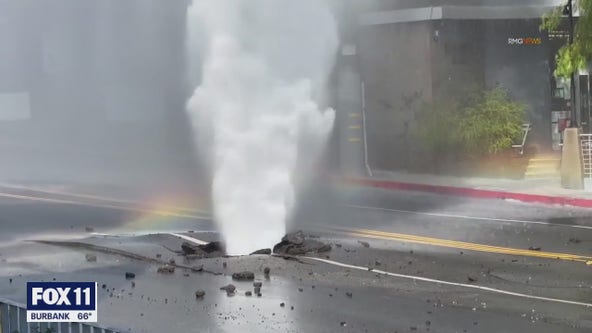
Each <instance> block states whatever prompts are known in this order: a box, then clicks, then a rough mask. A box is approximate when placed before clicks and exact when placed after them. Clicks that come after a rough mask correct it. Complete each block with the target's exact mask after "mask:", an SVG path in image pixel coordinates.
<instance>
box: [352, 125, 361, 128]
mask: <svg viewBox="0 0 592 333" xmlns="http://www.w3.org/2000/svg"><path fill="white" fill-rule="evenodd" d="M360 128H361V127H360V125H351V126H349V129H360Z"/></svg>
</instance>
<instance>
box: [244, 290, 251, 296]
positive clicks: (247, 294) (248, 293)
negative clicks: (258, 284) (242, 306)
mask: <svg viewBox="0 0 592 333" xmlns="http://www.w3.org/2000/svg"><path fill="white" fill-rule="evenodd" d="M245 296H248V297H251V296H253V293H252V292H250V291H245Z"/></svg>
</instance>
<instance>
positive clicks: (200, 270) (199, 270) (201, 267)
mask: <svg viewBox="0 0 592 333" xmlns="http://www.w3.org/2000/svg"><path fill="white" fill-rule="evenodd" d="M191 271H192V272H194V273H197V272H203V265H198V266H192V267H191Z"/></svg>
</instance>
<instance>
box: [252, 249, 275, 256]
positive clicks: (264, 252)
mask: <svg viewBox="0 0 592 333" xmlns="http://www.w3.org/2000/svg"><path fill="white" fill-rule="evenodd" d="M254 254H267V255H269V254H271V249H261V250H257V251H255V252H253V253H251V255H254Z"/></svg>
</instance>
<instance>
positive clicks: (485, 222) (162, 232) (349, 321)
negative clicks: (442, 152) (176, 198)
mask: <svg viewBox="0 0 592 333" xmlns="http://www.w3.org/2000/svg"><path fill="white" fill-rule="evenodd" d="M28 194H31V193H28ZM33 194H34V193H33ZM44 195H45V196H47V194H44ZM300 202H301V205H300V207H299V210H298V213H297V214H295V216H294V218H293V220H292V221H291V225H290V226H291V228H292V229H303V230H305V231H306V232H307V233H310V234H313V235H316V236H319V237H320V240H321V241H323V242H327V243H330V244H332V245H333V247H332V250H331V251H330V252H328V253H324V254H318V255H313V256H316V257H319V258H322V259H328V260H332V261H335V262H336V263H344V264H350V265H356V266H359V267H360V269H353V268H348V267H340V266H337V265H333V264H328V263H322V262H319V261H315V260H313V259H310V258H300V259H298V260H287V259H285V258H281V257H275V256H266V255H256V256H242V257H228V258H225V257H222V258H209V259H191V260H189V259H187V258H184V257H183V256H181V255H180V254H179V253H177V252H176V251H178V250H180V246H181V243H182V242H184V241H185V240H184V239H181V238H178V237H176V236H174V235H171V234H169V232H171V231H175V232H183V234H184V235H186V236H189V237H193V238H196V239H200V240H204V241H210V240H216V239H218V238H219V237H218V234H217V233H215V232H204V231H211V230H215V225H213V223H212V222H211V221H208V220H195V219H191V218H180V217H170V216H169V217H166V216H165V217H152V218H151V219H150V220H147V219H146V217H145V216H144V214H141V213H138V212H134V211H129V210H121V209H114V208H105V207H90V206H85V205H82V204H81V205H73V204H64V203H50V202H37V201H31V200H21V199H16V198H3V199H0V208H1V209H2V210H1V211H2V216H1V217H0V297H2V298H4V299H9V300H12V301H14V302H17V303H24V301H25V297H26V294H25V283H26V282H27V281H40V280H45V281H51V280H53V279H56V280H58V281H59V280H66V281H76V280H78V281H89V280H90V281H97V282H98V284H99V288H100V290H99V323H100V324H101V325H102V326H104V327H109V328H115V329H118V330H120V331H122V332H124V331H131V332H238V331H241V332H271V331H273V332H428V331H431V332H589V331H591V330H592V307H587V306H585V305H582V304H580V303H583V304H587V303H592V283H591V282H592V281H591V279H590V276H591V274H590V272H591V270H592V266H589V265H586V264H585V263H582V262H573V261H566V260H558V259H554V258H540V257H533V256H529V255H513V254H499V253H490V252H486V251H473V250H466V249H456V248H454V247H442V246H440V245H434V244H419V243H410V242H402V241H400V240H392V239H373V238H365V237H362V236H359V235H356V234H352V233H348V232H343V229H345V228H347V229H348V230H352V229H354V230H355V229H371V230H377V231H384V232H389V233H397V234H405V235H416V236H426V237H433V238H437V239H443V240H453V241H462V242H471V243H476V244H485V245H495V246H500V247H508V248H513V249H528V248H529V247H536V248H540V251H548V252H560V253H567V254H578V255H581V256H592V220H591V219H590V218H591V217H592V211H590V210H586V209H579V208H578V209H576V208H569V207H559V206H556V207H555V206H554V207H550V206H543V205H532V204H524V203H517V202H508V201H504V200H484V199H478V200H472V199H467V198H458V197H449V196H439V195H431V194H425V193H416V192H388V191H383V190H376V189H360V188H351V187H342V186H339V187H336V188H324V189H322V190H320V189H315V190H311V191H308V192H305V194H304V196H303V198H302V199H301V200H300ZM87 227H91V228H92V229H87ZM587 227H591V228H590V229H588V228H587ZM189 230H192V231H194V232H188V231H189ZM38 239H46V240H47V239H51V240H59V241H61V242H60V243H57V244H48V243H37V242H32V241H31V240H38ZM359 241H362V242H367V243H368V244H367V245H368V247H366V246H365V244H362V243H360V242H359ZM91 253H92V254H95V255H96V256H97V261H96V262H87V261H86V259H85V255H86V254H91ZM171 259H173V260H175V263H176V265H178V267H177V268H176V270H175V272H174V273H173V274H161V273H158V272H157V270H158V268H159V267H161V266H162V265H164V264H165V263H166V262H168V261H169V260H171ZM196 265H203V267H204V271H203V272H193V271H191V270H190V269H189V267H192V266H196ZM265 267H269V268H270V270H271V274H270V276H269V278H266V277H265V276H264V274H263V270H264V268H265ZM367 268H372V269H373V270H368V269H367ZM243 270H249V271H253V272H254V273H255V279H256V281H260V282H262V284H263V286H262V289H261V293H262V295H261V296H260V297H258V296H246V295H245V292H246V291H253V285H252V282H241V281H232V278H231V275H232V273H234V272H238V271H243ZM375 270H380V271H386V272H391V273H396V274H399V275H400V276H398V277H393V276H386V275H384V274H381V273H379V272H377V271H375ZM126 272H133V273H135V274H136V277H135V279H134V280H133V282H134V284H133V286H132V281H130V280H126V279H125V273H126ZM413 277H422V278H429V279H434V280H435V281H419V280H417V279H414V278H413ZM10 279H12V281H11V280H10ZM438 281H443V282H452V283H457V284H458V285H449V284H442V283H438ZM228 283H233V284H235V285H236V287H237V292H236V293H235V295H233V296H227V294H226V292H224V291H222V290H220V289H219V288H220V287H222V286H224V285H227V284H228ZM103 285H104V288H103ZM467 286H479V287H486V288H493V289H497V290H502V291H507V292H511V293H517V294H520V295H522V296H516V295H508V294H501V293H496V292H491V291H487V290H482V289H475V288H470V287H467ZM197 290H203V291H205V296H204V298H203V299H197V298H196V297H195V291H197ZM529 296H535V297H547V298H550V299H552V300H541V299H536V298H531V297H529ZM569 302H578V303H576V304H569ZM282 303H283V306H282V305H281V304H282Z"/></svg>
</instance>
